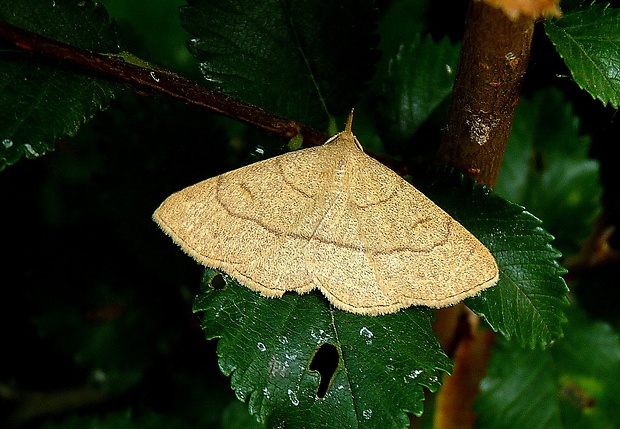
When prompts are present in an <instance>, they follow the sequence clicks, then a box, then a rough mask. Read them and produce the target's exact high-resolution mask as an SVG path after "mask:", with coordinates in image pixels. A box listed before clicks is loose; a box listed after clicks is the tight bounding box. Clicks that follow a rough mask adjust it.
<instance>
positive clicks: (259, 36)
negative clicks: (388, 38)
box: [181, 0, 378, 129]
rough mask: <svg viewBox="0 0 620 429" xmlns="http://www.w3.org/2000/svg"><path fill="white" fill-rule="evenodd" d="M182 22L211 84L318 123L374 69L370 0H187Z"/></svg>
mask: <svg viewBox="0 0 620 429" xmlns="http://www.w3.org/2000/svg"><path fill="white" fill-rule="evenodd" d="M181 22H182V24H183V26H184V27H185V28H186V29H187V31H189V32H190V33H191V34H192V35H193V36H194V37H195V38H194V39H192V40H191V41H190V43H189V48H190V51H191V52H192V53H193V54H194V55H195V56H196V58H197V59H198V61H199V62H200V68H201V71H202V72H203V75H204V76H205V78H206V79H207V80H208V81H209V82H210V83H211V84H212V86H213V88H214V89H217V90H219V91H222V92H225V93H227V94H230V95H231V96H234V97H236V98H239V99H241V100H244V101H246V102H249V103H252V104H254V105H256V106H259V107H261V108H263V109H265V110H269V111H273V112H276V113H279V114H281V115H283V116H286V117H290V118H292V119H295V120H298V121H302V122H304V123H307V124H310V125H312V126H315V127H317V128H319V129H324V128H325V127H326V126H327V123H328V121H329V116H330V115H340V114H344V113H348V112H349V111H350V110H351V108H352V107H353V106H354V104H355V101H356V99H357V97H358V94H359V92H360V90H361V89H362V88H363V87H364V86H365V85H366V82H367V81H368V80H369V78H370V76H371V75H372V72H373V70H374V63H375V59H376V58H377V55H376V53H375V52H374V50H373V48H374V46H375V45H376V43H377V40H378V39H377V36H376V27H377V14H376V11H375V9H374V7H373V2H372V1H370V0H363V1H353V0H347V1H338V2H325V1H322V0H312V1H301V0H286V1H282V0H268V1H261V2H256V1H253V0H237V1H223V0H217V1H216V0H192V1H190V6H187V7H184V8H182V9H181Z"/></svg>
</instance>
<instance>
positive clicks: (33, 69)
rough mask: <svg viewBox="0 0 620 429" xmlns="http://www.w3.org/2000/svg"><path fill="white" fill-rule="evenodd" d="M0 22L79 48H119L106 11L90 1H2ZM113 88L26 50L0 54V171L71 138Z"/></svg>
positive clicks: (104, 101) (105, 103)
mask: <svg viewBox="0 0 620 429" xmlns="http://www.w3.org/2000/svg"><path fill="white" fill-rule="evenodd" d="M0 19H2V20H4V21H6V22H8V23H10V24H12V25H15V26H18V27H21V28H24V29H27V30H30V31H34V32H36V33H39V34H42V35H45V36H48V37H50V38H53V39H56V40H59V41H61V42H65V43H68V44H71V45H74V46H78V47H80V48H83V49H89V50H92V51H95V52H106V53H109V52H118V51H119V50H120V49H119V46H118V41H117V36H116V32H115V27H114V25H112V23H111V22H110V20H109V18H108V15H107V12H106V11H105V9H103V8H102V7H101V6H99V5H95V4H93V3H92V1H82V2H76V1H69V0H56V1H45V2H43V1H35V0H31V1H23V0H3V1H2V2H0ZM118 90H120V86H119V84H116V83H111V82H107V81H104V80H102V79H98V78H94V77H91V76H87V75H84V74H83V73H76V72H75V71H73V70H70V69H68V68H66V67H63V66H62V65H60V64H58V63H56V62H53V61H49V60H45V59H43V58H41V57H38V56H36V55H34V54H31V53H27V52H25V51H18V50H11V51H8V50H4V51H0V99H1V100H2V102H1V103H0V171H1V170H2V169H4V168H5V167H6V166H7V165H12V164H14V163H15V162H17V161H18V160H19V159H20V158H21V157H22V156H24V155H25V156H26V157H27V158H36V157H39V156H41V155H43V154H44V153H45V152H47V151H48V150H52V149H53V147H54V144H55V142H56V141H57V140H58V139H60V138H63V137H66V136H70V135H74V134H75V133H76V132H77V130H78V128H79V127H80V125H81V124H83V123H84V122H85V121H87V120H88V119H90V118H91V117H92V116H93V115H94V114H95V113H96V112H97V111H98V110H100V109H103V108H105V107H106V106H107V105H108V104H109V102H110V100H111V99H112V97H113V96H114V94H115V92H116V91H118Z"/></svg>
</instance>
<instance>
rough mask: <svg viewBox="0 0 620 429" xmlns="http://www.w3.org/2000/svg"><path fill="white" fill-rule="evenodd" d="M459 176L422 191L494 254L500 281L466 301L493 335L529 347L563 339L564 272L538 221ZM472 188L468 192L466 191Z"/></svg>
mask: <svg viewBox="0 0 620 429" xmlns="http://www.w3.org/2000/svg"><path fill="white" fill-rule="evenodd" d="M460 180H461V179H459V178H458V176H454V175H452V176H449V175H440V176H439V177H438V178H437V179H436V180H435V181H434V182H433V183H430V184H428V185H424V186H421V185H422V184H421V183H418V182H416V184H417V185H418V189H420V190H421V191H422V192H424V193H425V194H426V195H427V196H428V197H429V198H431V199H432V200H433V201H435V203H436V204H437V205H439V206H440V207H442V208H443V209H444V210H446V211H447V212H448V213H450V215H452V217H454V218H455V219H456V220H458V221H459V222H460V223H461V224H462V225H463V226H464V227H465V228H467V229H468V230H469V231H470V232H471V233H472V234H474V235H475V236H476V237H477V238H478V239H479V240H480V241H481V242H482V243H483V244H484V245H485V246H486V247H487V248H488V249H489V250H490V251H491V253H492V254H493V256H494V257H495V259H496V261H497V265H498V267H499V272H500V276H499V282H498V283H497V285H495V286H493V287H492V288H489V289H487V290H485V291H484V292H482V293H481V294H479V295H477V296H475V297H473V298H469V299H467V300H465V303H466V304H467V306H468V307H470V308H471V309H472V310H473V311H474V312H476V313H477V314H478V315H480V316H482V317H484V318H485V320H486V321H487V322H488V323H489V325H490V326H491V327H492V328H493V330H495V331H499V332H501V333H502V335H504V336H505V337H507V338H513V339H514V340H516V341H517V342H518V343H520V344H522V345H527V346H529V347H535V346H542V347H544V346H546V345H548V344H549V343H551V342H552V341H554V340H555V339H556V338H558V337H559V336H561V334H562V329H561V325H562V323H563V322H564V320H565V318H564V313H563V310H564V307H565V306H566V303H567V299H566V296H565V294H566V291H567V290H568V289H567V287H566V283H565V282H564V280H563V279H562V277H561V275H562V274H563V273H564V272H565V270H564V269H563V268H562V267H561V266H560V265H559V264H558V263H557V261H556V259H557V258H558V257H559V256H560V255H559V253H558V252H557V250H555V249H554V248H553V247H552V246H551V245H550V244H549V243H550V242H551V240H552V238H553V237H552V236H551V235H549V234H548V233H547V232H546V231H545V230H543V229H542V228H541V222H540V220H539V219H537V218H536V217H534V216H533V215H531V214H530V213H528V212H527V211H525V210H524V208H523V207H521V206H519V205H517V204H513V203H510V202H508V201H506V200H504V199H503V198H501V197H499V196H497V195H495V194H493V193H491V192H490V191H489V190H488V189H487V188H485V187H483V186H475V187H474V184H473V181H471V180H469V179H463V181H464V185H463V184H461V183H459V181H460ZM467 188H469V190H467Z"/></svg>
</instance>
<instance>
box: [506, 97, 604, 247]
mask: <svg viewBox="0 0 620 429" xmlns="http://www.w3.org/2000/svg"><path fill="white" fill-rule="evenodd" d="M589 150H590V138H589V137H588V136H581V135H579V119H578V118H577V117H576V116H575V115H574V114H573V113H572V110H571V106H570V104H568V103H567V102H566V100H565V99H564V97H563V96H562V95H561V93H560V92H559V91H543V92H539V93H537V94H536V95H535V96H534V97H532V98H531V99H523V100H522V101H521V103H520V104H519V107H518V108H517V112H516V115H515V121H514V124H513V127H512V132H511V135H510V140H509V142H508V146H507V148H506V152H505V155H504V160H503V162H502V167H501V169H500V174H499V178H498V180H497V186H496V188H495V190H496V192H497V193H499V194H500V195H503V196H504V197H506V198H507V199H508V200H510V201H512V202H515V203H518V204H522V205H523V206H525V207H527V208H528V210H530V211H531V212H532V213H534V214H535V215H536V216H538V217H540V218H541V219H542V221H543V222H544V223H543V224H544V227H545V228H546V229H547V230H548V231H549V232H550V233H551V234H553V235H554V236H555V237H556V241H555V242H554V246H556V247H558V248H559V249H560V250H561V251H562V253H563V254H565V255H570V254H574V253H576V252H578V251H579V249H580V248H581V242H582V240H583V239H585V238H586V237H587V236H588V235H589V234H590V231H591V229H592V222H593V220H594V218H595V216H596V215H597V214H598V213H599V212H600V196H601V194H602V189H601V185H600V182H599V163H598V161H596V160H594V159H591V158H590V156H589ZM569 213H570V215H569V216H567V214H569Z"/></svg>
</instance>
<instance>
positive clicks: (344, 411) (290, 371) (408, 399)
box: [194, 270, 451, 428]
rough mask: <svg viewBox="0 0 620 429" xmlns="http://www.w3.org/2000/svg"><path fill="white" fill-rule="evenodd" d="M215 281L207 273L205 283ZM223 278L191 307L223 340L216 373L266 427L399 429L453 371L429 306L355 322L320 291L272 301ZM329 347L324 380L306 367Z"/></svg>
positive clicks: (355, 317) (207, 332)
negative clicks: (435, 332)
mask: <svg viewBox="0 0 620 429" xmlns="http://www.w3.org/2000/svg"><path fill="white" fill-rule="evenodd" d="M214 275H215V272H214V271H211V270H208V271H207V277H206V280H207V282H208V281H211V280H212V279H213V276H214ZM225 279H226V285H225V286H224V287H223V288H219V289H214V288H212V287H207V288H206V289H207V290H206V291H205V292H203V293H202V294H200V295H199V296H198V298H197V300H196V302H195V305H194V310H195V311H201V312H204V315H203V317H202V328H203V329H204V331H205V335H206V337H207V338H208V339H213V338H221V339H220V341H219V344H218V355H219V357H220V369H221V370H222V372H223V373H224V374H225V375H227V376H231V384H232V388H233V389H234V390H235V392H236V394H237V397H238V398H239V399H240V400H242V401H246V400H247V401H248V402H249V410H250V413H251V414H254V415H256V417H257V419H258V420H259V421H261V422H265V423H266V424H267V427H279V426H278V425H279V424H283V423H284V422H286V425H287V426H290V427H306V428H324V427H369V428H370V427H373V428H374V427H382V428H404V427H407V426H408V424H409V418H408V417H407V415H406V414H405V411H407V412H412V413H414V414H417V415H419V414H421V413H422V410H423V408H422V401H423V400H424V392H423V390H422V386H426V387H428V388H429V389H430V390H432V391H434V390H436V389H437V388H438V387H439V384H440V371H449V370H450V368H451V364H450V361H449V359H448V358H447V357H446V356H445V355H444V354H443V352H442V351H441V348H440V347H439V343H438V342H437V339H436V338H435V337H434V335H433V332H432V330H431V327H430V318H431V314H432V313H431V312H430V311H429V310H428V309H424V308H410V309H407V310H404V311H401V312H398V313H396V314H389V315H385V316H358V315H354V314H352V313H348V312H343V311H339V310H335V309H333V308H330V306H329V305H328V304H327V302H326V300H325V299H324V298H323V296H322V295H320V294H319V293H318V292H312V293H310V294H307V295H304V296H300V295H298V294H295V293H288V294H285V295H284V296H283V297H282V298H280V299H268V298H264V297H261V296H260V295H259V294H257V293H256V292H253V291H251V290H250V289H248V288H245V287H243V286H240V285H239V284H237V283H236V282H234V281H232V280H231V279H229V278H228V277H226V276H225ZM326 344H331V346H327V345H326ZM330 348H331V349H332V353H331V355H329V354H327V356H328V357H327V358H326V360H327V361H328V362H327V363H328V364H327V365H325V366H327V367H329V366H330V365H332V371H334V369H335V372H333V375H330V374H329V371H327V370H325V369H323V370H322V371H323V375H322V377H324V379H321V375H319V373H318V372H317V371H316V370H314V369H310V368H314V365H315V364H316V363H315V364H313V359H314V358H315V357H316V354H317V353H318V352H319V350H323V352H322V353H325V350H329V349H330ZM317 359H318V358H317ZM319 370H320V369H319ZM319 383H321V386H323V387H322V391H321V390H319Z"/></svg>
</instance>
